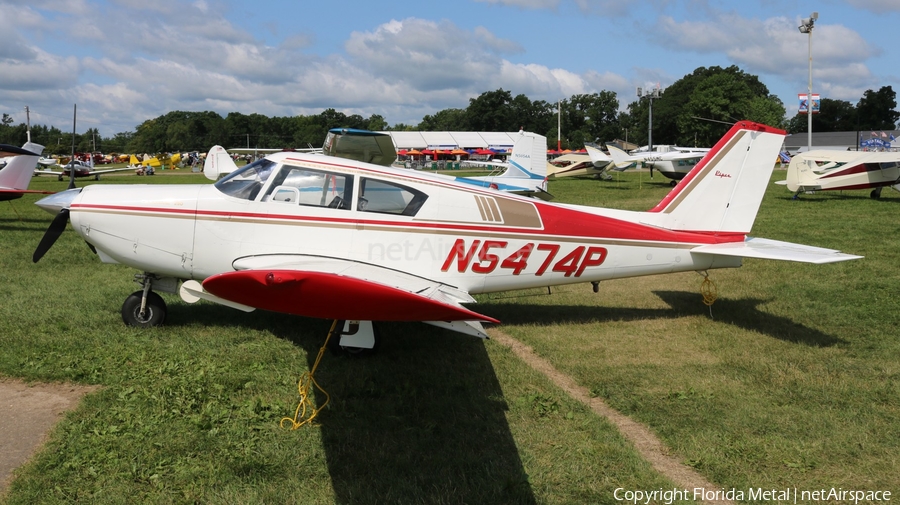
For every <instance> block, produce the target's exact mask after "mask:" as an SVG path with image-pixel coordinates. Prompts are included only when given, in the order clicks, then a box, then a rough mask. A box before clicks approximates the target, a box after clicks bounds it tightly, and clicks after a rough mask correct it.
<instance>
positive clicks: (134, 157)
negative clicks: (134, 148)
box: [129, 154, 141, 167]
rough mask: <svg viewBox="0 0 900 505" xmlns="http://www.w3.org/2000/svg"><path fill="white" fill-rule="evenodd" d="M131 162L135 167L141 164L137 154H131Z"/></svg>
mask: <svg viewBox="0 0 900 505" xmlns="http://www.w3.org/2000/svg"><path fill="white" fill-rule="evenodd" d="M129 164H130V165H131V166H133V167H136V166H138V165H140V164H141V160H139V159H137V156H135V155H133V154H132V155H131V160H129Z"/></svg>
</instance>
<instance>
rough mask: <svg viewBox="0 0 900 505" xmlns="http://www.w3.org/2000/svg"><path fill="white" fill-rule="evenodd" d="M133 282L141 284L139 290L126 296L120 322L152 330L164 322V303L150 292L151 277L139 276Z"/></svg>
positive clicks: (159, 297)
mask: <svg viewBox="0 0 900 505" xmlns="http://www.w3.org/2000/svg"><path fill="white" fill-rule="evenodd" d="M135 280H137V281H138V282H139V283H140V284H141V289H140V290H139V291H135V292H134V293H131V294H130V295H128V298H126V299H125V303H123V304H122V321H124V322H125V324H126V325H127V326H140V327H142V328H152V327H154V326H159V325H161V324H163V323H164V322H166V301H165V300H163V299H162V297H161V296H159V295H158V294H156V293H154V292H153V291H150V287H151V285H152V277H151V276H150V275H140V274H139V275H136V276H135Z"/></svg>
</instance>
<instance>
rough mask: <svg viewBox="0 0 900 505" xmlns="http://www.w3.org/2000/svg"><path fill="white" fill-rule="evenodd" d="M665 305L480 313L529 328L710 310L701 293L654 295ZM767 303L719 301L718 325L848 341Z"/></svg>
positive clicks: (814, 340)
mask: <svg viewBox="0 0 900 505" xmlns="http://www.w3.org/2000/svg"><path fill="white" fill-rule="evenodd" d="M653 293H654V294H655V295H656V296H658V297H660V298H661V299H662V300H663V301H664V302H666V303H667V304H668V305H669V307H670V308H668V309H662V308H659V309H641V308H622V307H586V306H549V305H537V304H510V303H502V300H496V301H486V302H482V303H481V304H479V309H480V310H481V311H483V312H484V313H485V314H490V315H491V316H493V317H496V318H497V319H499V320H501V321H509V322H515V323H516V324H519V323H527V324H558V323H562V322H574V323H591V322H596V321H639V320H647V319H674V318H678V317H685V316H706V317H709V315H710V309H709V308H708V307H707V306H706V305H704V304H703V301H702V298H701V296H700V295H699V294H698V293H694V292H689V291H654V292H653ZM766 302H767V300H760V299H755V298H745V299H740V300H730V299H727V298H719V299H718V300H716V302H715V303H714V304H713V306H712V317H713V319H714V320H715V321H719V322H722V323H726V324H732V325H735V326H738V327H740V328H743V329H745V330H749V331H756V332H759V333H762V334H764V335H768V336H770V337H772V338H776V339H779V340H783V341H785V342H793V343H797V344H803V345H808V346H811V347H830V346H833V345H836V344H843V343H846V341H845V340H843V339H841V338H838V337H835V336H832V335H828V334H826V333H823V332H821V331H819V330H816V329H814V328H810V327H808V326H804V325H803V324H801V323H798V322H796V321H794V320H792V319H789V318H786V317H782V316H777V315H773V314H771V313H768V312H765V311H763V310H760V309H759V305H761V304H763V303H766Z"/></svg>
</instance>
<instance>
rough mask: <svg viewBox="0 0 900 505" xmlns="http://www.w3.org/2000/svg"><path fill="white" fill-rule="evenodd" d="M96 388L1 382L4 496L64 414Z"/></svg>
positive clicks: (1, 490)
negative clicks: (16, 474) (23, 466)
mask: <svg viewBox="0 0 900 505" xmlns="http://www.w3.org/2000/svg"><path fill="white" fill-rule="evenodd" d="M96 389H97V388H96V387H90V386H75V385H71V384H26V383H24V382H22V381H19V380H14V379H4V378H0V496H2V495H3V494H4V493H5V491H6V488H7V486H8V485H9V483H10V480H11V479H10V477H11V476H12V472H13V470H15V469H16V468H18V467H19V466H21V465H22V464H23V463H25V462H26V461H28V458H30V457H31V455H32V454H34V453H35V452H36V451H37V450H38V448H40V446H41V444H43V443H44V441H45V440H46V439H47V434H48V433H49V432H50V429H51V428H53V426H55V425H56V423H57V422H58V421H59V420H60V419H61V418H62V414H63V413H64V412H65V411H67V410H71V409H74V408H75V407H76V406H77V405H78V402H79V401H81V398H82V397H83V396H84V395H85V394H87V393H89V392H91V391H95V390H96Z"/></svg>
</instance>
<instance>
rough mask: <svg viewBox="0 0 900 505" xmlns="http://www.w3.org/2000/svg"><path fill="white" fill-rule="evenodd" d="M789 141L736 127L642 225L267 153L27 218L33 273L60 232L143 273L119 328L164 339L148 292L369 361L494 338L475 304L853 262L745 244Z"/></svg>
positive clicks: (417, 177) (816, 251) (68, 200)
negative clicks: (321, 333)
mask: <svg viewBox="0 0 900 505" xmlns="http://www.w3.org/2000/svg"><path fill="white" fill-rule="evenodd" d="M783 139H784V131H782V130H777V129H774V128H770V127H767V126H764V125H759V124H755V123H750V122H739V123H737V124H735V125H734V127H733V128H732V129H731V130H730V131H729V132H728V133H727V134H726V135H725V137H723V138H722V139H721V140H720V141H719V142H718V143H717V144H716V146H715V147H714V148H713V150H712V151H710V153H709V155H708V156H707V157H706V158H704V160H702V161H701V163H699V164H697V166H696V167H695V168H694V170H693V171H692V172H691V173H690V174H689V175H688V176H687V177H686V178H685V179H684V181H683V182H682V183H681V184H679V185H678V186H677V187H676V188H674V189H673V190H672V191H671V192H670V193H669V194H668V195H667V196H666V197H665V198H664V199H663V200H662V201H661V202H660V203H659V204H658V205H657V206H656V207H654V208H653V209H651V210H649V211H647V212H634V211H623V210H617V209H603V208H596V207H586V206H577V205H563V204H554V203H550V202H545V201H542V200H540V199H535V198H527V197H524V196H520V195H515V194H511V193H509V192H503V191H497V190H494V189H491V188H485V187H480V186H475V185H471V184H465V183H460V182H458V181H455V180H453V179H450V178H447V177H440V176H437V175H435V174H431V173H422V172H413V171H409V170H404V169H398V168H393V167H389V166H382V165H373V164H369V163H363V162H359V161H356V160H349V159H341V158H336V157H327V156H321V155H315V154H303V153H276V154H272V155H270V156H268V157H266V158H264V159H261V160H258V161H256V162H254V163H251V164H248V165H246V166H243V167H241V168H239V169H238V170H236V171H234V172H232V173H231V174H230V175H229V176H228V177H225V178H223V179H221V180H219V181H218V182H216V183H215V184H202V185H90V186H86V187H83V188H76V189H72V190H69V191H65V192H62V193H57V194H55V195H52V196H49V197H46V198H44V199H42V200H41V201H39V202H38V203H37V204H38V205H39V206H41V207H42V208H44V209H45V210H48V211H49V212H53V213H56V217H55V218H54V219H53V222H52V223H51V225H50V227H49V228H48V230H47V232H46V234H45V236H44V238H43V239H42V240H41V242H40V244H39V245H38V246H37V248H36V250H35V253H34V258H33V259H34V261H38V260H39V259H40V258H41V257H42V256H43V255H44V254H46V253H47V251H48V250H49V249H50V247H51V246H52V244H53V243H54V241H55V240H56V239H57V238H58V237H59V235H60V234H61V233H62V231H63V230H64V229H65V228H66V226H67V222H68V221H69V219H70V218H71V221H72V227H73V229H74V230H75V232H76V233H78V234H79V235H80V236H81V237H82V238H83V239H84V240H85V241H87V243H88V244H90V246H91V249H92V250H94V251H95V252H96V253H97V255H98V256H99V258H100V259H101V261H103V262H104V263H119V264H124V265H128V266H130V267H133V268H136V269H137V270H139V271H140V272H143V273H142V274H140V275H138V276H136V278H137V279H139V282H140V284H141V289H140V290H138V291H136V292H134V293H132V294H131V295H130V296H128V297H127V298H126V300H125V302H124V303H123V305H122V317H123V320H124V321H125V323H126V324H130V325H139V326H155V325H158V324H162V323H163V322H164V321H165V317H166V305H165V301H164V300H163V299H162V297H160V296H159V295H158V294H157V293H156V292H155V291H154V290H157V291H164V292H170V293H180V294H181V297H182V299H184V300H185V301H189V302H193V301H197V300H199V299H204V300H208V301H211V302H215V303H221V304H225V305H228V306H231V307H236V308H241V309H243V310H253V309H255V308H259V309H265V310H272V311H277V312H284V313H289V314H295V315H300V316H308V317H318V318H327V319H333V320H335V322H336V323H335V327H336V328H338V330H339V331H340V330H341V329H342V328H343V329H344V331H353V330H352V329H349V328H351V327H354V328H361V329H358V331H356V334H355V336H354V337H353V338H359V340H355V341H354V342H353V344H352V345H351V346H352V347H357V348H371V347H372V346H374V345H375V336H374V330H373V329H372V322H373V321H422V322H426V323H428V324H433V325H436V326H440V327H444V328H449V329H452V330H454V331H459V332H463V333H467V334H471V335H477V336H481V337H484V336H486V334H485V332H484V329H483V328H482V326H481V323H482V322H497V320H496V319H494V318H492V317H491V316H489V315H485V314H479V313H477V312H474V311H473V310H471V309H469V308H467V307H465V306H464V305H465V304H470V303H474V302H475V300H474V298H472V296H471V295H472V294H476V293H489V292H496V291H508V290H515V289H526V288H534V287H544V286H553V285H560V284H571V283H581V282H585V283H586V282H590V283H598V282H600V281H603V280H607V279H616V278H627V277H636V276H643V275H655V274H662V273H673V272H685V271H698V272H705V271H706V270H709V269H713V268H731V267H738V266H740V265H741V261H742V258H763V259H777V260H788V261H803V262H810V263H817V264H821V263H830V262H836V261H845V260H851V259H856V258H859V256H853V255H849V254H842V253H840V252H838V251H835V250H831V249H823V248H818V247H811V246H805V245H800V244H792V243H787V242H780V241H775V240H767V239H760V238H752V237H749V236H748V235H747V234H748V233H749V232H750V230H751V228H752V226H753V222H754V220H755V218H756V214H757V211H758V210H759V206H760V204H761V202H762V198H763V195H764V193H765V188H766V186H767V185H768V182H769V178H770V176H771V174H772V171H773V169H774V162H773V160H774V159H775V156H776V155H777V153H778V150H779V149H780V146H781V144H782V142H783ZM541 147H542V149H541V151H543V152H544V153H546V149H544V148H543V146H541ZM179 285H180V286H181V287H180V288H179ZM339 321H356V322H359V323H360V325H359V326H353V325H350V324H349V323H344V324H343V326H341V325H338V324H337V322H339ZM348 329H349V330H348ZM348 338H349V337H348ZM341 342H342V344H344V343H345V341H344V337H342V338H341Z"/></svg>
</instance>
